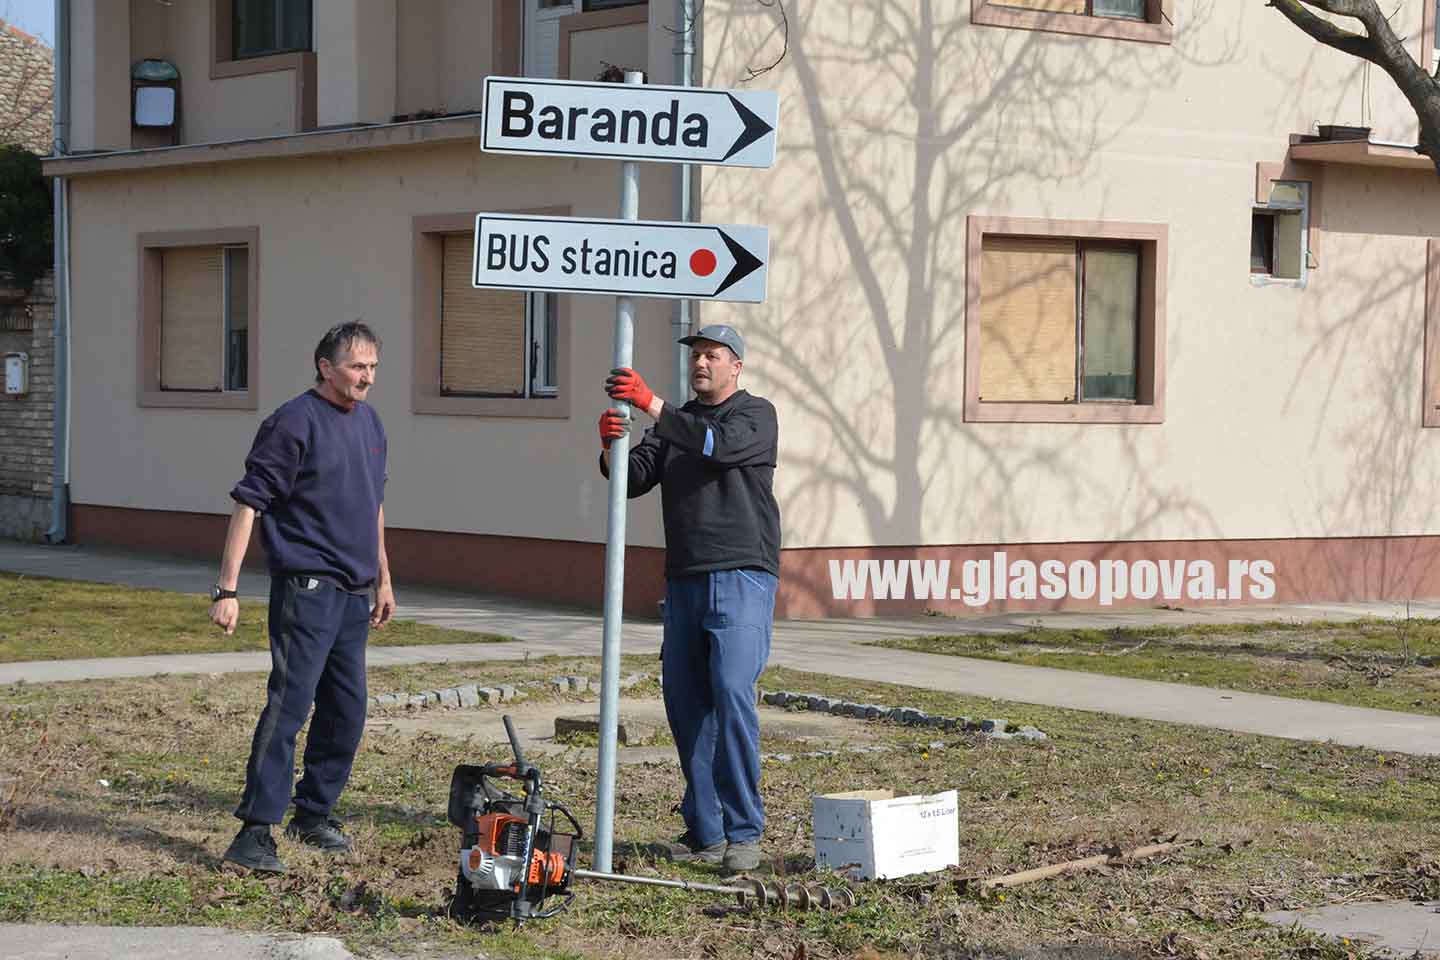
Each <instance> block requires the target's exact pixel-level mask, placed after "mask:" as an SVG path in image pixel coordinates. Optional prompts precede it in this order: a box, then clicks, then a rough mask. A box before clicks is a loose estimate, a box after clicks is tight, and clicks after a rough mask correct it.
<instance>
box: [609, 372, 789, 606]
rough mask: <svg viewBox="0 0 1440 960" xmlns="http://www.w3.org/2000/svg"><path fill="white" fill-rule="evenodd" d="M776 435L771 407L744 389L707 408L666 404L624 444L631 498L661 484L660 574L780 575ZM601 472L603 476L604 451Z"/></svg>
mask: <svg viewBox="0 0 1440 960" xmlns="http://www.w3.org/2000/svg"><path fill="white" fill-rule="evenodd" d="M778 438H779V425H778V423H777V422H776V419H775V407H774V406H773V405H772V404H771V403H770V401H769V400H765V399H763V398H761V397H756V396H752V395H750V394H749V393H747V392H745V391H744V390H737V391H735V393H733V394H732V395H731V396H730V397H729V399H727V400H726V401H725V402H724V403H718V404H715V405H714V406H707V405H706V404H703V403H701V402H700V401H698V400H691V401H690V402H689V403H687V404H685V406H683V407H681V408H680V409H679V410H676V409H675V408H674V407H673V406H671V405H670V404H666V405H665V408H664V409H663V410H662V411H661V412H660V419H659V420H658V421H657V422H656V424H655V426H653V427H651V428H650V429H649V430H646V431H645V437H644V439H643V440H641V441H640V442H639V443H638V444H636V445H635V446H634V447H633V448H631V450H630V476H629V488H630V489H629V496H630V497H631V498H634V497H639V496H643V495H644V494H646V493H648V492H650V489H651V488H652V487H654V486H655V485H656V484H657V483H658V484H660V499H661V509H662V511H663V513H664V517H665V576H667V577H683V576H687V575H689V574H692V573H706V572H708V571H711V570H733V569H736V568H739V567H758V568H759V569H761V570H767V571H769V572H770V573H773V574H775V575H776V576H777V577H778V576H779V575H780V507H779V505H778V504H776V502H775V494H774V491H773V490H772V485H773V481H774V477H775V458H776V447H777V445H778ZM600 471H601V473H604V474H605V475H606V476H609V471H608V470H606V469H605V461H604V458H603V457H602V458H601V461H600Z"/></svg>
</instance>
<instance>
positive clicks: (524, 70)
mask: <svg viewBox="0 0 1440 960" xmlns="http://www.w3.org/2000/svg"><path fill="white" fill-rule="evenodd" d="M541 2H542V0H524V3H525V7H524V11H525V12H524V15H523V17H522V19H523V21H524V29H523V32H522V36H523V42H522V43H521V49H520V75H521V76H524V77H537V78H542V79H543V78H551V79H553V78H556V77H558V76H559V71H560V34H559V30H560V25H559V23H558V22H557V21H559V20H560V18H561V17H568V16H570V15H572V14H575V13H579V12H580V0H567V2H562V3H559V4H557V5H555V6H550V7H543V8H542V7H541V6H540V4H541ZM551 24H553V25H554V29H555V31H556V32H555V70H554V71H553V72H551V73H544V74H542V73H537V72H536V70H535V59H536V57H535V51H534V45H535V44H536V43H538V42H539V40H538V38H537V37H536V35H535V31H536V30H537V29H539V28H540V26H542V25H544V26H546V27H549V26H550V25H551Z"/></svg>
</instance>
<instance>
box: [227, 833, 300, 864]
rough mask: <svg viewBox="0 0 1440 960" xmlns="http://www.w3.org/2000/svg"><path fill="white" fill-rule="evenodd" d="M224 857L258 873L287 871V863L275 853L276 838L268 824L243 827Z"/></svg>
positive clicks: (231, 842)
mask: <svg viewBox="0 0 1440 960" xmlns="http://www.w3.org/2000/svg"><path fill="white" fill-rule="evenodd" d="M223 859H224V860H225V861H227V862H229V863H234V864H238V865H239V866H242V867H244V868H246V869H247V870H254V871H255V872H256V873H284V872H285V864H283V863H281V862H280V858H279V857H277V856H276V855H275V838H274V837H272V836H270V827H269V825H268V824H260V825H259V826H254V827H241V828H240V832H239V833H237V834H235V839H234V840H231V841H230V847H229V849H227V850H226V851H225V856H224V858H223Z"/></svg>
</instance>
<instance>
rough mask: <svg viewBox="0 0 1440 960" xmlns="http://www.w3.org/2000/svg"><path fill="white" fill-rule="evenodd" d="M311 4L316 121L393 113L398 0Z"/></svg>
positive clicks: (382, 118) (380, 118) (378, 118)
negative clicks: (313, 37)
mask: <svg viewBox="0 0 1440 960" xmlns="http://www.w3.org/2000/svg"><path fill="white" fill-rule="evenodd" d="M314 10H315V58H316V94H315V95H316V117H317V122H318V123H319V125H320V126H322V127H325V126H333V125H336V124H343V123H356V122H360V123H384V122H387V121H388V120H389V119H390V118H391V117H392V116H394V115H395V70H396V59H397V58H396V0H316V2H315V5H314Z"/></svg>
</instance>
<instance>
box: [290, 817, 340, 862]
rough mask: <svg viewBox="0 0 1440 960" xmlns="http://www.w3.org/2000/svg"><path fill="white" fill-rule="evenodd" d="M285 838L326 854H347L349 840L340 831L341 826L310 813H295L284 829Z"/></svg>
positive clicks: (330, 818)
mask: <svg viewBox="0 0 1440 960" xmlns="http://www.w3.org/2000/svg"><path fill="white" fill-rule="evenodd" d="M285 836H286V838H287V839H290V840H298V841H300V842H301V843H303V844H306V845H308V846H311V847H315V848H316V849H319V850H324V851H325V852H326V853H335V854H339V853H349V852H350V838H349V837H347V836H345V834H344V832H343V831H342V824H341V823H340V821H339V820H336V819H335V818H334V817H321V816H316V815H315V814H312V813H301V812H299V811H296V813H295V816H293V817H291V818H290V824H289V825H288V826H287V827H286V828H285Z"/></svg>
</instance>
